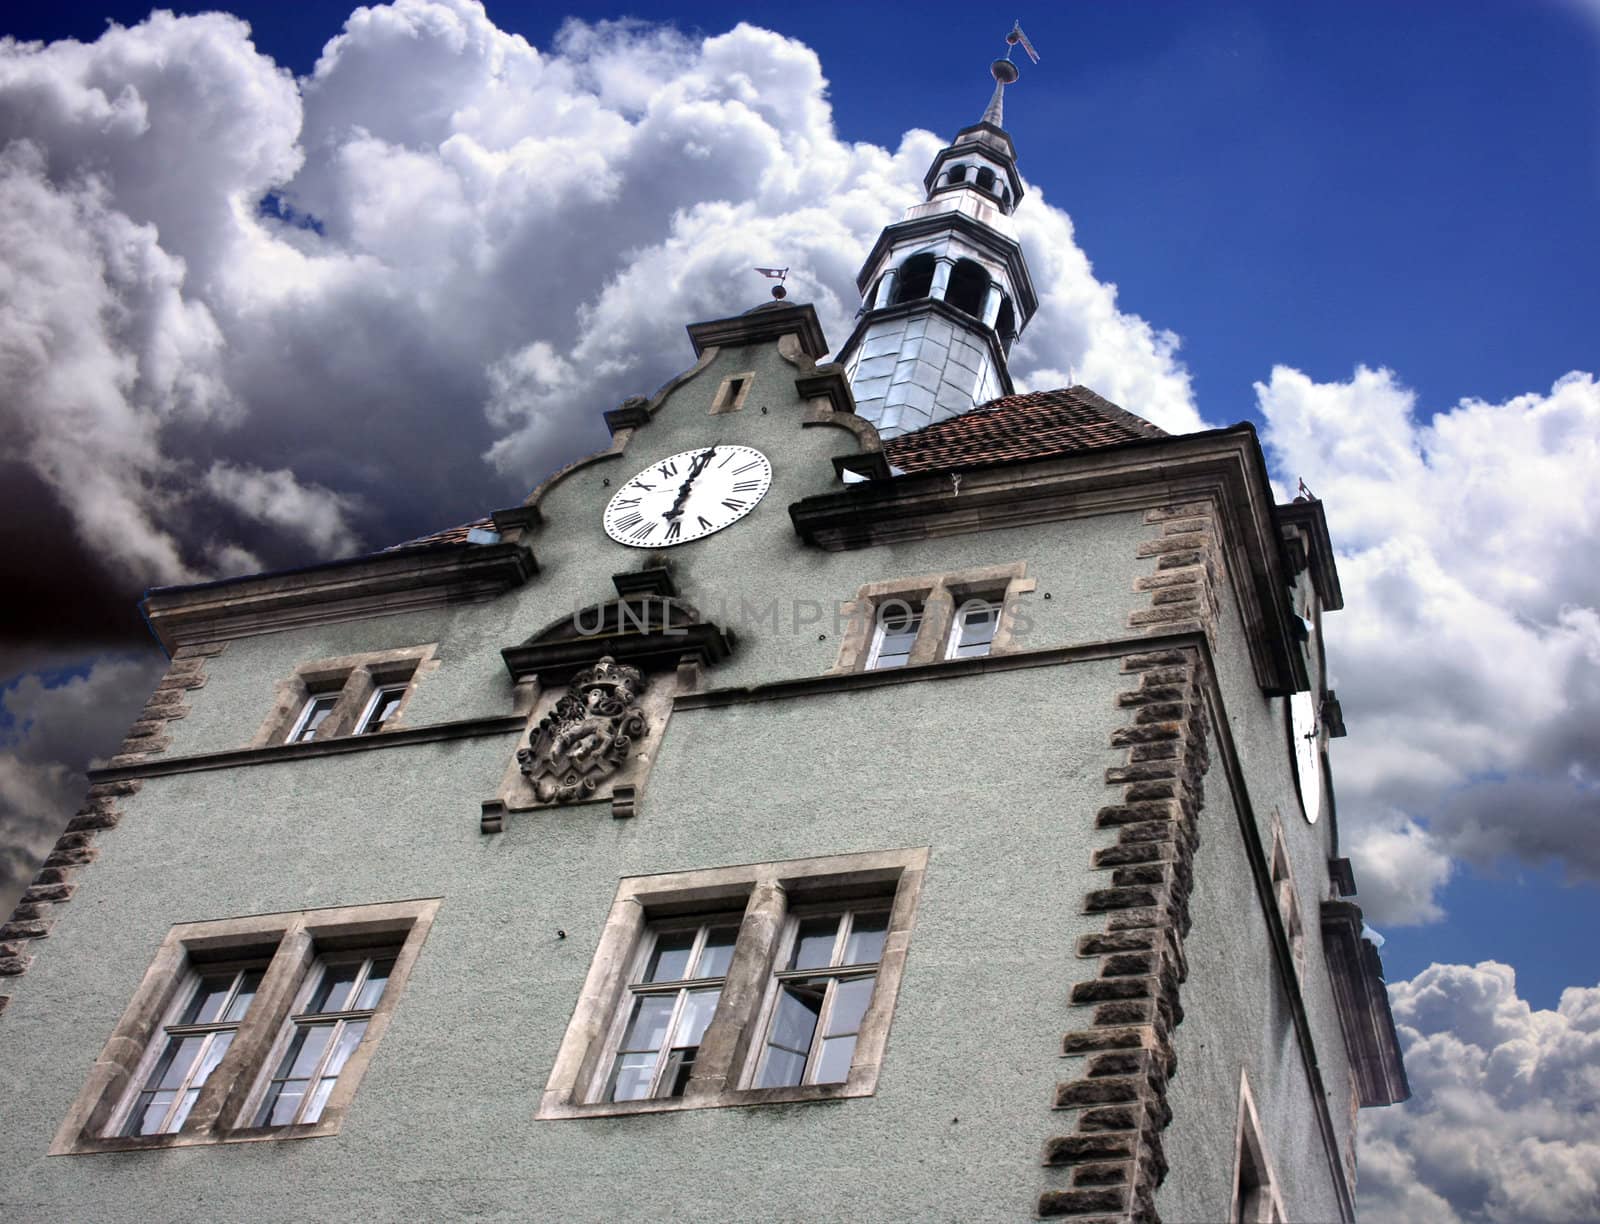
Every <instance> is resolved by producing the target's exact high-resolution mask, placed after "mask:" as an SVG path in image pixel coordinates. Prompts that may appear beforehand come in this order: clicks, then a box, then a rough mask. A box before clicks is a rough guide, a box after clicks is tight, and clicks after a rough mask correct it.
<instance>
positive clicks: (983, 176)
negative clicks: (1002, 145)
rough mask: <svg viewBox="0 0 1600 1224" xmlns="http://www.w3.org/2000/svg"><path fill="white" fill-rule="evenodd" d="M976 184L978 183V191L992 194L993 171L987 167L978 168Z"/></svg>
mask: <svg viewBox="0 0 1600 1224" xmlns="http://www.w3.org/2000/svg"><path fill="white" fill-rule="evenodd" d="M977 183H978V189H979V190H980V191H987V192H990V193H993V191H994V171H993V170H991V169H989V167H988V166H979V167H978V178H977Z"/></svg>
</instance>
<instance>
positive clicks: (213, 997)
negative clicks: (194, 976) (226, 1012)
mask: <svg viewBox="0 0 1600 1224" xmlns="http://www.w3.org/2000/svg"><path fill="white" fill-rule="evenodd" d="M237 976H238V974H235V973H208V974H206V975H205V976H204V977H202V978H201V979H200V985H199V986H197V987H196V988H195V992H194V998H192V999H190V1000H189V1006H188V1007H186V1008H184V1009H183V1018H182V1019H180V1020H179V1021H178V1023H179V1024H210V1023H211V1022H212V1021H213V1020H215V1019H216V1018H217V1017H218V1016H220V1015H221V1014H222V1005H223V1004H224V1003H225V1002H226V1001H227V998H228V991H230V990H232V989H233V981H234V978H236V977H237Z"/></svg>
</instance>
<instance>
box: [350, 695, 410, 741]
mask: <svg viewBox="0 0 1600 1224" xmlns="http://www.w3.org/2000/svg"><path fill="white" fill-rule="evenodd" d="M405 695H406V690H405V686H404V685H400V686H397V687H393V688H385V689H381V690H380V691H379V693H378V697H377V700H376V701H374V702H373V704H372V709H371V712H370V713H368V715H367V720H366V722H364V723H362V724H361V734H363V735H370V734H371V733H372V732H374V731H381V730H383V724H384V723H386V722H388V721H389V719H390V717H391V716H392V715H393V714H394V712H395V710H397V709H399V707H400V699H401V698H402V697H404V696H405Z"/></svg>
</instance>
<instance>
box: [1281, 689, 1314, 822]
mask: <svg viewBox="0 0 1600 1224" xmlns="http://www.w3.org/2000/svg"><path fill="white" fill-rule="evenodd" d="M1289 735H1290V737H1291V738H1292V739H1293V740H1294V774H1295V781H1296V783H1298V784H1299V787H1300V806H1301V807H1302V808H1303V809H1305V814H1306V819H1307V820H1309V821H1310V822H1311V823H1312V824H1316V823H1317V817H1319V816H1321V815H1322V728H1321V727H1319V726H1317V698H1316V695H1315V694H1313V693H1293V694H1291V695H1290V697H1289Z"/></svg>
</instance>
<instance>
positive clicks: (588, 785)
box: [517, 655, 648, 803]
mask: <svg viewBox="0 0 1600 1224" xmlns="http://www.w3.org/2000/svg"><path fill="white" fill-rule="evenodd" d="M643 692H644V677H643V676H642V675H641V674H640V672H639V670H638V669H637V668H633V667H629V666H628V665H627V664H625V663H618V662H617V661H616V660H615V659H613V658H611V657H610V656H609V655H608V656H606V657H605V658H603V659H601V660H600V661H599V662H598V663H596V664H595V665H594V666H593V667H589V668H585V669H584V670H583V671H581V672H579V673H578V674H577V675H575V676H574V677H573V678H572V683H571V684H570V685H569V686H568V688H567V692H566V695H565V696H563V697H562V698H561V700H560V701H558V702H556V704H555V708H554V709H552V710H551V711H550V713H549V714H547V715H546V716H545V717H544V720H543V721H542V722H540V723H539V725H538V727H536V728H535V729H534V731H533V733H532V735H531V736H529V745H528V747H526V748H520V749H518V750H517V765H518V767H519V768H520V769H521V770H522V773H523V774H524V776H526V777H527V779H528V781H529V782H530V783H532V785H533V789H534V793H535V794H537V795H538V796H539V799H540V801H541V802H544V803H571V802H572V801H573V800H574V799H587V798H588V797H589V796H590V795H592V794H594V792H595V790H596V789H597V788H598V787H599V786H600V785H601V784H602V783H603V782H605V781H606V779H607V778H609V777H611V775H612V774H614V773H616V772H617V770H619V769H621V768H622V766H623V765H624V764H626V763H627V760H628V753H629V752H630V751H631V750H632V748H633V745H634V743H635V742H636V741H638V740H641V739H643V738H644V737H645V735H647V734H648V728H647V727H646V724H645V716H644V711H643V710H641V709H640V708H639V697H640V696H641V694H643Z"/></svg>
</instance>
